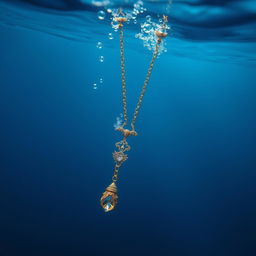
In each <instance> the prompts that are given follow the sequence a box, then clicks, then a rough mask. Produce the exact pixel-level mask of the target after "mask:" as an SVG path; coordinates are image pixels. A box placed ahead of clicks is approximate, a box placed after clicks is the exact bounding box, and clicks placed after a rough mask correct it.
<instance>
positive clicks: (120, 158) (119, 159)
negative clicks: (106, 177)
mask: <svg viewBox="0 0 256 256" xmlns="http://www.w3.org/2000/svg"><path fill="white" fill-rule="evenodd" d="M113 158H114V160H115V162H116V163H117V165H119V166H120V165H121V164H122V163H123V162H124V161H126V160H127V159H128V156H127V155H126V154H124V153H123V152H122V151H118V152H117V151H115V152H114V153H113Z"/></svg>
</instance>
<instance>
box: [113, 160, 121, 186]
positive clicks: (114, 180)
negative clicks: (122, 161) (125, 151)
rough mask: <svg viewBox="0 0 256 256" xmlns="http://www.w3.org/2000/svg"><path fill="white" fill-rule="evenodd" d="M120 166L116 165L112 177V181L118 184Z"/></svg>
mask: <svg viewBox="0 0 256 256" xmlns="http://www.w3.org/2000/svg"><path fill="white" fill-rule="evenodd" d="M119 167H120V166H119V165H117V164H116V165H115V169H114V174H113V176H112V181H113V182H116V181H117V179H118V171H119Z"/></svg>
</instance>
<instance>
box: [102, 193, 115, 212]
mask: <svg viewBox="0 0 256 256" xmlns="http://www.w3.org/2000/svg"><path fill="white" fill-rule="evenodd" d="M112 207H113V199H112V196H107V197H106V198H105V199H104V201H103V208H104V210H105V212H108V211H109V210H111V208H112Z"/></svg>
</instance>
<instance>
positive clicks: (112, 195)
mask: <svg viewBox="0 0 256 256" xmlns="http://www.w3.org/2000/svg"><path fill="white" fill-rule="evenodd" d="M114 19H115V21H117V22H118V29H119V39H120V61H121V79H122V102H123V118H124V122H123V124H122V125H121V126H120V127H118V128H117V129H116V130H117V131H120V132H121V133H122V135H123V139H122V140H121V141H119V142H117V143H116V148H117V151H115V152H114V153H113V158H114V161H115V167H114V174H113V176H112V183H111V184H110V185H109V186H108V187H107V188H106V190H105V192H104V193H103V195H102V197H101V199H100V204H101V206H102V208H103V209H104V210H105V211H106V212H109V211H111V210H113V209H114V208H115V207H116V204H117V201H118V196H117V187H116V182H117V179H118V172H119V168H120V167H121V165H122V164H123V162H125V161H126V160H127V159H128V156H127V154H126V152H127V151H129V150H130V149H131V147H130V145H129V144H128V142H127V138H128V137H129V136H137V132H136V131H135V122H136V120H137V117H138V114H139V111H140V108H141V105H142V101H143V98H144V95H145V92H146V89H147V86H148V82H149V78H150V75H151V72H152V69H153V67H154V63H155V60H156V58H157V56H158V54H159V47H160V45H161V42H162V40H163V38H165V37H166V36H167V32H166V30H167V29H166V26H167V22H168V18H167V16H163V21H162V24H161V25H160V27H159V29H157V30H156V31H155V36H156V37H157V42H156V45H155V49H154V53H153V56H152V59H151V62H150V65H149V69H148V72H147V75H146V78H145V81H144V84H143V87H142V90H141V93H140V96H139V99H138V102H137V105H136V107H135V110H134V114H133V119H132V121H131V130H129V129H127V128H125V126H126V125H127V123H128V119H127V100H126V79H125V61H124V41H123V37H124V34H123V27H124V24H125V22H126V21H127V18H126V17H125V15H124V13H123V12H122V9H119V14H118V16H117V17H115V18H114Z"/></svg>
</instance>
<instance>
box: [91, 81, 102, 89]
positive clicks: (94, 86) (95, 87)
mask: <svg viewBox="0 0 256 256" xmlns="http://www.w3.org/2000/svg"><path fill="white" fill-rule="evenodd" d="M99 84H103V78H100V79H99ZM92 88H93V90H97V89H98V84H97V83H93V85H92Z"/></svg>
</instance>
